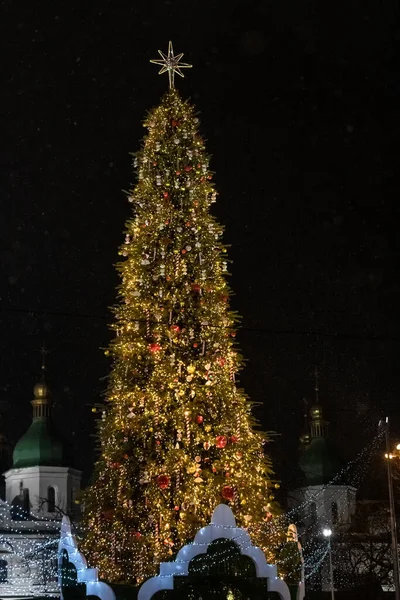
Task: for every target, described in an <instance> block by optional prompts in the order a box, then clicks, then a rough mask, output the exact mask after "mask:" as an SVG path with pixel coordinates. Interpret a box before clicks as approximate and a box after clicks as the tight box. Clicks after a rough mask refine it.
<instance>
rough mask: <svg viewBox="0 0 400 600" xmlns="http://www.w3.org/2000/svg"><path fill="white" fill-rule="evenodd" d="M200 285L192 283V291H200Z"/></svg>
mask: <svg viewBox="0 0 400 600" xmlns="http://www.w3.org/2000/svg"><path fill="white" fill-rule="evenodd" d="M200 290H201V287H200V285H199V284H198V283H192V291H193V292H200Z"/></svg>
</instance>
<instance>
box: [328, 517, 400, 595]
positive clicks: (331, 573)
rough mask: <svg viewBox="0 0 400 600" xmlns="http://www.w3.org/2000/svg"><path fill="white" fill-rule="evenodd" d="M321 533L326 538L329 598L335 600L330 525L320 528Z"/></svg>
mask: <svg viewBox="0 0 400 600" xmlns="http://www.w3.org/2000/svg"><path fill="white" fill-rule="evenodd" d="M322 535H323V536H324V537H326V538H327V539H328V553H329V579H330V588H331V599H332V600H335V588H334V587H333V564H332V545H331V536H332V529H330V527H325V528H324V529H323V530H322ZM396 600H397V598H396Z"/></svg>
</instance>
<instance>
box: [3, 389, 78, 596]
mask: <svg viewBox="0 0 400 600" xmlns="http://www.w3.org/2000/svg"><path fill="white" fill-rule="evenodd" d="M33 391H34V399H33V400H32V402H31V405H32V408H33V418H32V423H31V425H30V427H29V429H28V431H27V432H26V433H25V434H24V435H23V436H22V438H21V439H20V440H19V441H18V443H17V444H16V446H15V448H14V451H13V460H12V467H11V468H10V469H8V470H7V471H6V472H5V473H4V478H5V499H4V500H0V598H6V597H19V598H21V597H24V596H25V597H32V596H44V595H50V596H51V595H58V594H59V589H58V580H57V545H58V541H59V535H60V526H61V519H62V517H63V516H64V515H73V514H74V513H75V512H76V499H77V495H78V493H79V490H80V483H81V472H80V471H79V470H77V469H74V468H72V467H71V466H69V464H68V463H69V462H70V461H69V460H68V456H67V454H66V446H65V444H63V442H62V440H61V438H60V436H58V435H57V433H56V432H55V430H54V429H53V425H52V422H51V415H50V412H51V410H50V409H51V405H50V401H49V393H48V388H47V385H46V384H45V383H44V382H42V383H38V384H36V385H35V387H34V390H33Z"/></svg>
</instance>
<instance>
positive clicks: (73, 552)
mask: <svg viewBox="0 0 400 600" xmlns="http://www.w3.org/2000/svg"><path fill="white" fill-rule="evenodd" d="M64 550H66V552H67V553H68V560H69V561H70V562H71V563H72V564H73V565H74V566H75V568H76V573H77V577H78V583H85V584H86V596H92V595H93V596H98V597H99V598H100V600H116V598H115V594H114V591H113V589H112V588H111V587H110V586H109V585H108V584H107V583H104V582H103V581H99V575H98V570H97V569H93V568H89V567H88V566H87V561H86V558H85V557H84V556H83V554H82V553H81V552H79V549H78V543H77V541H76V538H75V536H74V535H72V531H71V521H70V520H69V518H68V517H66V516H65V517H63V519H62V521H61V534H60V541H59V543H58V584H59V586H60V596H61V600H63V593H62V586H61V579H62V575H61V565H62V557H63V551H64Z"/></svg>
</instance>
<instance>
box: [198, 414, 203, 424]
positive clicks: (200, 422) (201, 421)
mask: <svg viewBox="0 0 400 600" xmlns="http://www.w3.org/2000/svg"><path fill="white" fill-rule="evenodd" d="M203 421H204V417H203V415H197V417H196V423H197V425H201V424H202V423H203Z"/></svg>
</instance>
